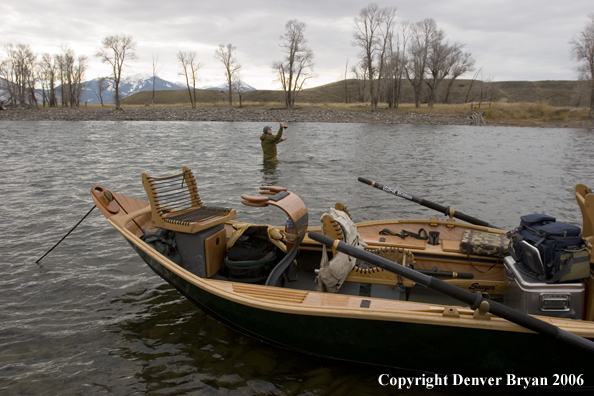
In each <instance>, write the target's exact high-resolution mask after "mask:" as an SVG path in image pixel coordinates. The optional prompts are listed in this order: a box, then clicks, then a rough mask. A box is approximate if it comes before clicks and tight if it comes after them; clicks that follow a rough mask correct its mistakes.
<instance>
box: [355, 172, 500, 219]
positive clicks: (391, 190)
mask: <svg viewBox="0 0 594 396" xmlns="http://www.w3.org/2000/svg"><path fill="white" fill-rule="evenodd" d="M358 180H359V181H360V182H361V183H365V184H369V185H370V186H371V187H375V188H377V189H378V190H382V191H385V192H387V193H390V194H394V195H396V196H398V197H401V198H404V199H408V200H409V201H413V202H416V203H418V204H419V205H422V206H425V207H427V208H429V209H433V210H437V211H438V212H441V213H443V214H445V215H446V216H452V217H455V218H457V219H460V220H463V221H466V222H468V223H470V224H475V225H480V226H484V227H491V228H498V229H499V227H497V226H494V225H493V224H489V223H487V222H486V221H483V220H479V219H477V218H475V217H472V216H469V215H466V214H464V213H462V212H456V211H455V210H454V208H452V207H447V206H442V205H439V204H436V203H434V202H431V201H427V200H424V199H422V198H417V197H415V196H413V195H410V194H407V193H405V192H402V191H398V190H396V189H395V188H392V187H388V186H384V185H383V184H380V183H378V182H375V181H372V180H369V179H365V178H364V177H360V178H359V179H358Z"/></svg>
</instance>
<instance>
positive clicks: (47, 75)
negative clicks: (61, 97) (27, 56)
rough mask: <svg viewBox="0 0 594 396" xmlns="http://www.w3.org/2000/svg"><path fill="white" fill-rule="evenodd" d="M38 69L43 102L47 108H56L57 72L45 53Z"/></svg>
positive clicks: (52, 61)
mask: <svg viewBox="0 0 594 396" xmlns="http://www.w3.org/2000/svg"><path fill="white" fill-rule="evenodd" d="M40 67H41V81H42V90H43V95H44V102H47V104H48V106H49V107H56V106H57V105H58V100H57V99H56V77H57V72H58V70H57V65H56V62H55V60H54V58H53V57H52V56H51V55H50V54H47V53H46V54H43V56H42V57H41V62H40ZM46 90H47V92H46Z"/></svg>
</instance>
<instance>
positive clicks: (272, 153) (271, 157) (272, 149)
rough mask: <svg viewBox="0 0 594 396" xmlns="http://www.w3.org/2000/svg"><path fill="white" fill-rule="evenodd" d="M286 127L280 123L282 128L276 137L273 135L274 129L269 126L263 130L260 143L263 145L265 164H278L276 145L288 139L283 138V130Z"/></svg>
mask: <svg viewBox="0 0 594 396" xmlns="http://www.w3.org/2000/svg"><path fill="white" fill-rule="evenodd" d="M284 128H285V126H284V125H283V124H282V123H280V128H279V130H278V133H277V134H276V135H273V134H272V128H271V127H269V126H268V125H267V126H265V127H264V129H263V130H262V132H263V133H262V135H261V136H260V141H261V144H262V153H263V154H264V162H278V158H277V157H276V145H277V144H279V143H280V142H284V141H285V140H287V138H286V137H285V138H283V129H284Z"/></svg>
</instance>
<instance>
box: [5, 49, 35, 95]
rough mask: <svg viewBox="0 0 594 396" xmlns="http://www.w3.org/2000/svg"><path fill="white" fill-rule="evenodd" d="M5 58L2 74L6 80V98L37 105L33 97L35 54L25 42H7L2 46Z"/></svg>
mask: <svg viewBox="0 0 594 396" xmlns="http://www.w3.org/2000/svg"><path fill="white" fill-rule="evenodd" d="M4 49H5V51H6V55H7V59H6V60H5V61H4V62H3V66H2V74H3V75H4V79H5V80H6V81H7V82H6V89H7V93H8V96H9V98H8V100H9V101H10V102H11V103H12V104H17V103H20V104H26V103H29V104H34V105H37V98H36V97H35V85H36V83H37V80H36V79H37V77H36V75H35V70H34V69H35V65H36V63H37V55H35V54H34V53H33V51H32V50H31V47H30V46H29V45H28V44H27V45H25V44H20V43H19V44H17V45H13V44H7V45H6V46H4Z"/></svg>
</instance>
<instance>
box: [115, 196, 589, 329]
mask: <svg viewBox="0 0 594 396" xmlns="http://www.w3.org/2000/svg"><path fill="white" fill-rule="evenodd" d="M147 213H150V206H147V207H145V208H142V209H139V210H137V211H135V212H132V213H129V214H126V215H114V216H111V217H110V218H108V222H109V223H110V224H111V225H112V226H113V227H114V228H115V229H116V230H117V231H119V232H120V233H121V234H122V235H123V236H124V237H125V238H126V239H127V240H128V241H129V242H130V243H131V244H133V245H134V246H136V247H138V248H139V249H141V250H142V251H143V252H144V253H145V254H147V255H148V256H149V257H151V258H152V259H154V260H155V261H157V262H158V263H159V264H160V265H161V266H163V268H165V269H167V270H169V271H171V272H172V273H174V274H175V275H177V276H179V277H180V278H182V279H184V280H185V281H187V282H189V283H191V284H193V285H194V286H197V287H200V288H202V289H203V290H204V291H206V292H209V293H212V294H215V295H216V296H218V297H221V298H225V299H228V300H230V301H233V302H235V303H238V304H241V305H247V306H250V307H252V308H257V309H263V310H268V311H274V312H281V313H289V314H297V315H303V314H306V315H313V316H326V317H336V318H352V319H365V320H369V319H371V320H386V321H393V322H404V323H415V324H425V325H439V326H452V327H464V328H470V329H483V330H500V331H512V332H518V333H533V332H532V331H530V330H527V329H525V328H523V327H521V326H519V325H516V324H514V323H511V322H508V321H507V320H505V319H502V318H498V317H495V316H492V317H491V319H490V320H488V321H487V320H480V319H474V318H473V317H472V316H471V312H472V313H474V311H473V310H471V309H469V308H468V309H464V308H462V309H461V308H460V307H455V308H456V309H457V312H458V313H459V316H444V312H445V311H446V310H447V309H449V308H451V307H450V306H446V305H440V304H427V303H419V302H412V301H409V302H404V301H391V300H384V299H378V298H374V297H360V296H350V295H334V294H328V293H321V292H316V291H304V292H305V293H306V294H307V295H309V294H310V293H312V294H313V295H319V296H322V298H321V300H320V301H319V302H318V305H312V304H304V303H300V304H296V303H294V302H287V301H279V300H274V301H273V302H268V301H269V300H271V298H270V296H269V297H268V298H267V299H265V297H254V296H253V295H245V294H246V293H241V292H236V291H234V290H233V285H241V286H242V287H244V288H245V287H246V284H244V283H241V282H230V281H223V280H216V279H204V278H200V277H198V276H197V275H195V274H193V273H191V272H190V271H188V270H186V269H184V268H182V267H181V266H179V265H177V264H175V263H173V262H172V261H171V260H169V259H167V258H166V257H164V256H162V255H161V254H159V253H158V252H157V251H156V250H154V249H153V248H152V247H151V246H149V245H148V244H147V243H145V242H144V241H142V240H141V239H140V238H139V237H138V236H137V235H136V234H134V233H133V232H132V231H130V230H129V229H128V228H127V227H126V226H127V225H129V224H130V223H131V222H132V220H133V219H136V218H138V217H140V216H143V215H145V214H147ZM471 226H472V225H471ZM474 227H481V226H474ZM483 228H484V227H483ZM248 286H249V287H250V288H253V290H262V291H266V290H269V288H273V289H274V291H275V293H280V294H290V293H291V292H295V291H296V290H295V289H286V288H280V287H273V286H263V285H248ZM323 300H325V301H323ZM329 300H335V301H336V302H338V300H343V301H352V302H353V304H346V305H347V306H345V304H344V303H343V304H342V306H341V305H338V304H332V301H329ZM363 300H371V301H372V302H373V301H378V300H379V301H381V302H382V303H383V304H381V303H380V304H376V305H381V307H378V308H371V306H370V308H360V304H361V301H363ZM322 302H324V303H327V304H328V305H325V306H320V305H319V304H321V303H322ZM390 304H392V305H405V306H412V307H418V308H421V307H423V309H403V308H389V307H386V305H390ZM538 317H539V319H542V320H544V321H547V322H549V323H552V324H554V325H556V326H558V327H560V328H563V329H564V330H567V331H570V332H572V333H574V334H577V335H580V336H582V337H586V338H594V325H586V323H588V322H582V321H575V320H567V319H559V318H552V317H547V316H538ZM574 322H577V323H574ZM579 323H583V325H582V326H580V325H579ZM584 327H589V328H584Z"/></svg>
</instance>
